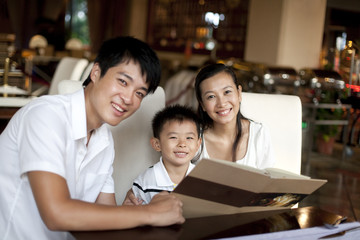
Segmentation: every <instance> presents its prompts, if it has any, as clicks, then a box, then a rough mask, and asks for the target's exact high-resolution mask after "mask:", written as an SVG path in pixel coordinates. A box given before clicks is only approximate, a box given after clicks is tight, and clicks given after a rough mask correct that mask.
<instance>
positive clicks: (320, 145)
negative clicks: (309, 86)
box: [315, 91, 345, 155]
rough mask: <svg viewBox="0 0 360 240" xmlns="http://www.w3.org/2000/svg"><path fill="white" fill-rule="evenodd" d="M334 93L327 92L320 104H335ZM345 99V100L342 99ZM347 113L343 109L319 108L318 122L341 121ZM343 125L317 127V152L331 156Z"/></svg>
mask: <svg viewBox="0 0 360 240" xmlns="http://www.w3.org/2000/svg"><path fill="white" fill-rule="evenodd" d="M335 99H336V98H335V97H334V93H333V92H332V91H327V92H325V93H323V94H322V98H321V101H320V103H335V102H336V101H335ZM342 99H343V98H342ZM344 113H345V111H344V110H343V109H342V108H330V109H329V108H319V109H317V115H316V120H341V119H342V118H343V116H344ZM341 127H342V126H341V125H316V128H315V137H316V145H317V151H318V152H319V153H323V154H326V155H331V154H332V152H333V147H334V143H335V139H336V137H337V136H338V134H339V132H340V131H341Z"/></svg>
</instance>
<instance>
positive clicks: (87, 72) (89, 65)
mask: <svg viewBox="0 0 360 240" xmlns="http://www.w3.org/2000/svg"><path fill="white" fill-rule="evenodd" d="M93 66H94V62H90V63H89V64H88V65H87V66H86V68H85V70H84V72H83V73H82V75H81V78H80V81H81V82H84V81H85V79H87V77H88V76H89V75H90V72H91V69H92V67H93Z"/></svg>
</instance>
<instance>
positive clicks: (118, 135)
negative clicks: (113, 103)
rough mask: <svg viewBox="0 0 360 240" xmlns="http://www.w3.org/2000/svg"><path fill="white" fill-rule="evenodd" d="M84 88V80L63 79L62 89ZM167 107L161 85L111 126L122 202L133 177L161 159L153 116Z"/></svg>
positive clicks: (117, 198) (116, 188)
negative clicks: (153, 141)
mask: <svg viewBox="0 0 360 240" xmlns="http://www.w3.org/2000/svg"><path fill="white" fill-rule="evenodd" d="M80 88H81V82H80V81H74V80H62V81H60V83H59V93H60V94H67V93H72V92H75V91H76V90H79V89H80ZM163 107H165V92H164V89H163V88H162V87H158V88H157V89H156V91H155V93H154V94H149V95H148V96H146V97H145V98H144V100H143V101H142V103H141V106H140V108H139V109H138V110H137V111H136V112H135V113H134V114H133V115H132V116H131V117H130V118H128V119H126V120H124V121H123V122H121V123H120V124H119V125H117V126H109V128H110V130H111V132H112V135H113V138H114V147H115V160H114V173H113V178H114V181H115V194H116V201H117V203H118V204H121V203H122V202H123V200H124V198H125V195H126V193H127V191H128V190H129V189H130V188H131V186H132V182H133V180H134V179H135V178H136V177H137V176H138V175H139V174H140V173H141V172H143V171H144V170H145V169H147V168H148V167H150V166H151V165H154V164H155V163H156V162H158V161H159V159H160V154H159V153H158V152H156V151H155V150H154V149H152V147H151V145H150V138H151V136H152V129H151V120H152V118H153V116H154V115H155V113H156V112H157V111H159V110H160V109H162V108H163Z"/></svg>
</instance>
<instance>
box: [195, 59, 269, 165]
mask: <svg viewBox="0 0 360 240" xmlns="http://www.w3.org/2000/svg"><path fill="white" fill-rule="evenodd" d="M241 89H242V88H241V86H240V85H238V86H237V81H236V76H235V74H234V72H233V71H232V70H231V69H230V68H229V67H227V66H225V65H224V64H211V65H208V66H205V67H204V68H202V69H201V70H200V72H199V73H198V74H197V76H196V79H195V92H196V98H197V100H198V102H199V107H198V113H199V116H200V118H201V120H202V122H203V149H202V151H203V153H202V154H203V157H204V158H216V159H223V160H227V161H232V162H236V163H239V164H243V165H247V166H251V167H255V168H259V169H264V168H268V167H272V166H273V165H274V163H275V159H274V157H273V150H272V147H271V139H270V133H269V131H268V129H267V128H266V127H265V126H264V125H263V124H261V123H257V122H254V121H252V120H249V119H247V118H245V117H244V116H242V114H241V112H240V103H241Z"/></svg>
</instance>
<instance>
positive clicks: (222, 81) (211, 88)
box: [200, 72, 241, 124]
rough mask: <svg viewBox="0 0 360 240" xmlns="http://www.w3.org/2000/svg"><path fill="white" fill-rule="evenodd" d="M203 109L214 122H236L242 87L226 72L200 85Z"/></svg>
mask: <svg viewBox="0 0 360 240" xmlns="http://www.w3.org/2000/svg"><path fill="white" fill-rule="evenodd" d="M200 90H201V100H202V102H201V107H202V109H203V110H204V111H205V112H206V113H207V114H208V115H209V117H210V118H211V119H212V120H213V121H214V124H216V123H217V124H226V123H229V122H232V121H236V116H237V114H238V112H239V108H240V102H241V86H240V85H239V86H238V87H237V86H236V84H235V83H234V81H233V79H232V78H231V76H230V75H229V74H228V73H226V72H220V73H218V74H216V75H214V76H212V77H210V78H208V79H206V80H204V81H202V82H201V83H200Z"/></svg>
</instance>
